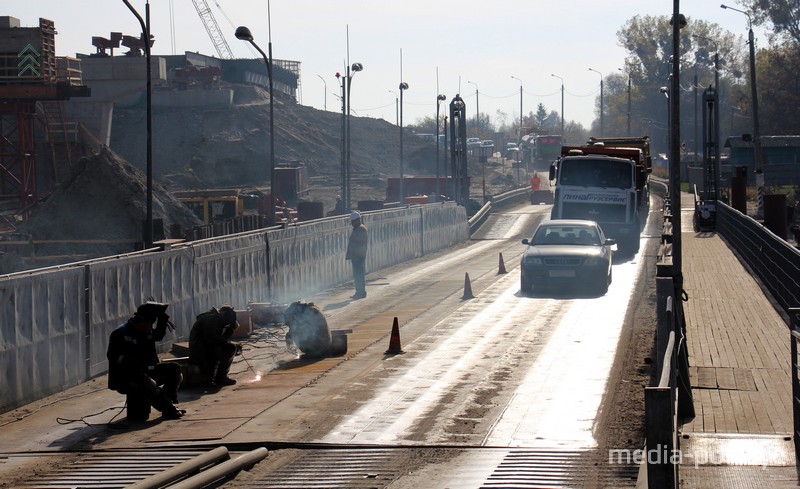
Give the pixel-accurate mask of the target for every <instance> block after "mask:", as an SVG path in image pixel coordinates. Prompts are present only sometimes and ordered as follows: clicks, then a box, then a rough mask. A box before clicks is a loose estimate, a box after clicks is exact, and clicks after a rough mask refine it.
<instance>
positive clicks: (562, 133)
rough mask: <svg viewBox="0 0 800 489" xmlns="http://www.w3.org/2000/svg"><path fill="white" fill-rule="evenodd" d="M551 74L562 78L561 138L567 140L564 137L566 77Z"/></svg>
mask: <svg viewBox="0 0 800 489" xmlns="http://www.w3.org/2000/svg"><path fill="white" fill-rule="evenodd" d="M550 76H553V77H556V78H558V79H559V80H561V138H562V139H565V140H566V138H564V79H563V78H561V77H560V76H558V75H554V74H552V73H550Z"/></svg>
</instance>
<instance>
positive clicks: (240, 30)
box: [235, 26, 276, 224]
mask: <svg viewBox="0 0 800 489" xmlns="http://www.w3.org/2000/svg"><path fill="white" fill-rule="evenodd" d="M235 35H236V39H239V40H241V41H247V42H249V43H250V44H251V45H252V46H253V47H254V48H256V51H258V52H259V54H261V57H262V58H264V63H266V65H267V77H268V79H269V223H270V224H275V199H276V196H275V117H274V113H275V112H274V107H275V102H274V99H275V92H274V91H273V87H272V41H269V44H268V51H269V56H267V55H266V54H265V53H264V51H263V50H262V49H261V48H260V47H259V46H258V44H256V43H255V41H254V40H253V34H251V33H250V29H248V28H247V27H245V26H239V27H237V28H236V34H235Z"/></svg>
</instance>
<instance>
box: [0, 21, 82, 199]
mask: <svg viewBox="0 0 800 489" xmlns="http://www.w3.org/2000/svg"><path fill="white" fill-rule="evenodd" d="M55 34H56V30H55V25H54V23H53V22H52V21H50V20H47V19H39V27H31V28H26V27H20V22H19V20H18V19H16V18H14V17H0V211H6V212H7V211H13V210H16V211H22V210H23V209H25V208H27V207H28V206H30V205H31V204H33V203H34V202H36V200H37V181H39V173H38V172H37V168H36V161H37V154H36V142H35V134H34V126H35V122H36V117H37V113H38V114H39V116H40V120H41V121H42V122H43V125H44V128H45V132H46V138H45V142H46V144H47V145H48V147H49V148H50V149H51V151H52V152H53V155H52V156H53V157H52V159H51V161H53V164H54V168H53V169H52V171H49V172H46V176H45V177H44V179H43V180H44V181H47V182H48V184H53V183H55V182H56V181H57V179H58V176H57V175H58V170H59V168H58V167H57V166H58V162H60V161H64V159H65V158H66V162H67V164H69V159H70V158H69V150H68V148H66V150H67V151H66V155H64V154H63V151H58V153H59V154H58V158H56V152H57V149H58V148H57V146H58V145H59V144H60V143H65V142H67V141H69V139H70V137H69V135H68V132H69V131H71V130H73V129H70V126H69V125H68V124H66V121H65V120H64V115H63V107H62V102H63V101H64V100H67V99H69V98H70V97H87V96H89V95H90V92H89V88H88V87H86V86H83V85H82V84H81V77H80V69H79V68H77V64H78V60H77V59H75V58H59V59H56V56H55V52H56V51H55ZM72 138H73V139H74V138H75V136H74V135H73V136H72Z"/></svg>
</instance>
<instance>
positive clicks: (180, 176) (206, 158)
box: [0, 85, 515, 273]
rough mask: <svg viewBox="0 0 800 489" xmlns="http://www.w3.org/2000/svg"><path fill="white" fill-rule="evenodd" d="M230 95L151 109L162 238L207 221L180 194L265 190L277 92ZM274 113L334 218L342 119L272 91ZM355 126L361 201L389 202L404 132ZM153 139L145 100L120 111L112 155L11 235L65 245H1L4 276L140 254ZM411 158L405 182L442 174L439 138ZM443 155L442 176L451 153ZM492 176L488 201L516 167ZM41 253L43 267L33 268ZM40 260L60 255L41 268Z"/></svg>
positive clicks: (311, 196) (96, 158)
mask: <svg viewBox="0 0 800 489" xmlns="http://www.w3.org/2000/svg"><path fill="white" fill-rule="evenodd" d="M231 87H232V88H233V89H234V104H233V106H231V107H230V108H226V109H220V108H203V107H183V108H172V107H171V108H163V107H161V108H160V107H154V108H153V128H152V144H153V177H154V188H153V196H154V197H153V218H154V219H156V220H161V221H163V228H164V231H165V236H166V237H170V227H171V226H172V225H173V224H177V225H180V226H181V227H182V228H184V229H185V228H188V227H192V226H195V225H197V224H199V221H198V220H197V219H196V218H195V217H194V215H193V214H192V213H191V212H190V211H189V210H188V208H186V207H185V206H184V205H183V204H181V203H179V202H178V201H177V200H175V199H174V198H173V197H172V195H171V192H173V191H175V190H185V189H205V188H236V189H243V188H244V189H249V188H254V187H255V188H258V187H262V188H268V186H269V175H270V169H269V161H270V160H269V155H270V137H269V136H270V134H269V94H268V93H267V92H265V91H264V90H261V89H260V88H257V87H251V86H244V85H236V86H229V87H227V88H231ZM274 116H275V124H274V130H275V134H274V146H275V162H276V165H284V164H287V165H299V164H302V165H304V166H305V167H306V169H307V172H308V176H309V192H308V194H306V195H304V196H302V199H304V200H310V201H320V202H322V203H323V205H324V209H325V211H326V212H328V211H331V210H333V208H334V206H335V203H336V198H337V196H338V194H339V189H340V187H341V177H340V175H341V164H342V115H341V113H340V112H329V111H320V110H317V109H314V108H310V107H305V106H302V105H299V104H297V103H295V102H294V101H293V100H291V99H289V98H288V97H285V96H281V95H280V94H276V97H275V103H274ZM350 128H351V131H350V132H351V142H350V145H351V146H350V148H351V149H350V161H351V172H352V202H353V205H354V206H355V205H356V203H357V202H358V201H359V200H383V199H384V196H385V195H386V181H387V178H388V177H396V176H398V175H399V166H400V165H399V161H400V132H399V131H400V129H399V128H398V127H397V126H395V125H393V124H390V123H388V122H386V121H384V120H382V119H372V118H366V117H356V116H352V117H351V119H350ZM145 138H146V111H145V107H144V97H142V98H141V100H140V102H138V103H137V104H135V105H133V106H128V107H122V106H115V107H114V116H113V124H112V136H111V145H110V146H111V151H109V150H104V151H102V152H101V153H100V154H94V155H92V156H90V157H88V158H85V159H82V160H81V161H79V162H78V163H77V164H75V166H74V168H73V169H72V173H71V176H70V178H69V179H67V180H66V181H64V182H63V183H62V184H61V185H60V186H59V187H57V188H56V189H55V190H54V191H53V192H52V193H51V194H50V195H49V196H47V197H46V199H45V200H43V201H42V202H40V203H39V204H38V205H37V206H35V207H34V208H33V209H32V210H31V213H30V216H29V217H28V218H27V220H26V221H25V222H23V223H22V224H21V225H20V226H19V227H18V229H17V231H18V233H17V235H16V237H15V239H17V240H23V241H24V240H28V241H33V240H36V241H43V240H48V241H53V240H55V241H59V242H57V243H53V244H48V245H47V249H46V250H42V249H41V245H39V246H38V247H37V249H36V252H35V253H34V252H33V251H32V249H30V248H31V247H28V248H27V249H23V248H19V249H16V250H11V249H9V248H8V247H5V251H6V253H3V252H2V250H3V249H4V247H0V273H11V272H15V271H19V270H24V269H30V268H37V267H40V266H46V265H53V264H58V263H67V262H70V261H76V260H81V259H88V258H95V257H100V256H106V255H109V254H117V253H123V252H128V251H133V249H134V246H135V242H137V241H141V236H142V221H143V220H144V219H145V218H146V209H145V207H146V179H145V170H146V166H147V158H146V144H145V141H146V139H145ZM403 151H404V158H403V159H404V175H405V176H407V177H408V176H415V175H424V176H432V175H435V174H436V144H435V143H434V142H429V141H425V140H423V139H421V138H418V137H416V136H414V135H413V133H411V132H406V133H405V137H404V138H403ZM441 151H442V153H441V158H440V160H441V161H440V165H441V166H440V169H441V170H444V164H445V163H444V154H445V148H444V145H442V146H441ZM485 169H486V171H487V176H486V182H487V193H488V194H493V193H498V192H500V191H502V190H504V189H507V188H508V187H509V186H513V185H514V183H515V182H514V178H513V175H512V174H511V173H510V170H511V168H510V165H504V166H502V167H500V166H498V165H486V167H485ZM483 170H484V167H482V166H481V165H480V164H479V163H478V162H477V161H474V162H472V163H471V168H470V173H471V174H472V175H481V172H482V171H483ZM480 178H481V177H477V178H476V177H475V176H473V184H474V185H473V188H479V189H480V188H481V187H480V185H481V182H480ZM475 185H478V187H475ZM480 191H481V190H478V192H480ZM65 241H98V243H96V244H94V245H92V246H86V245H85V244H82V245H77V244H74V243H73V244H70V243H66V242H65ZM100 241H102V242H100ZM0 244H2V243H0ZM33 254H38V255H39V259H38V260H37V261H32V260H31V256H32V255H33ZM42 254H45V255H49V256H51V258H52V259H50V260H42V259H41V255H42ZM22 257H24V261H23V258H22Z"/></svg>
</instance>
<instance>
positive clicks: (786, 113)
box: [757, 45, 800, 135]
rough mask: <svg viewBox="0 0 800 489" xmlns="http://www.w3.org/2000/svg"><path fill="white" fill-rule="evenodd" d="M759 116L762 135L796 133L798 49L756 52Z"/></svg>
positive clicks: (798, 115)
mask: <svg viewBox="0 0 800 489" xmlns="http://www.w3.org/2000/svg"><path fill="white" fill-rule="evenodd" d="M757 59H758V74H757V80H758V92H759V102H760V106H759V109H760V112H759V119H760V122H761V128H762V133H763V134H774V135H777V134H799V133H800V112H798V111H797V110H795V108H796V107H798V106H800V77H798V71H800V52H798V50H797V48H796V47H795V46H793V45H784V46H780V47H776V48H773V49H770V50H762V51H759V56H758V58H757Z"/></svg>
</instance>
